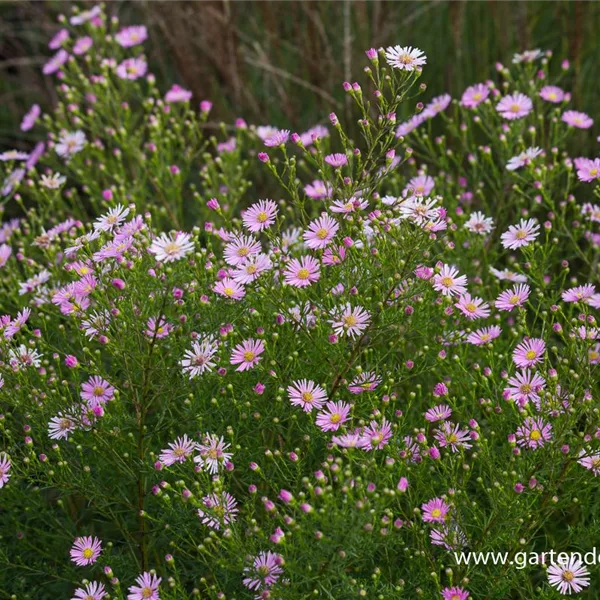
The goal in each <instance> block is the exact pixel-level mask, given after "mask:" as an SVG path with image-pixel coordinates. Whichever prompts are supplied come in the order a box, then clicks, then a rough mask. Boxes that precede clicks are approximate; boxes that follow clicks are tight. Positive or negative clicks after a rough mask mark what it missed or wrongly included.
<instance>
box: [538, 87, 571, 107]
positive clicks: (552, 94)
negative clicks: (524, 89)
mask: <svg viewBox="0 0 600 600" xmlns="http://www.w3.org/2000/svg"><path fill="white" fill-rule="evenodd" d="M540 98H541V99H542V100H545V101H546V102H552V103H553V104H560V103H561V102H562V101H563V100H564V99H565V92H564V91H563V90H562V89H561V88H559V87H557V86H555V85H545V86H544V87H543V88H542V89H541V90H540Z"/></svg>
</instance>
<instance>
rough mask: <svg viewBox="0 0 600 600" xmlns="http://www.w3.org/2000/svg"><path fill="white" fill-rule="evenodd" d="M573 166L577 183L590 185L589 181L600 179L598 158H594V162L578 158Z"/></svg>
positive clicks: (599, 159) (599, 161)
mask: <svg viewBox="0 0 600 600" xmlns="http://www.w3.org/2000/svg"><path fill="white" fill-rule="evenodd" d="M575 166H576V168H577V178H578V179H579V181H583V182H585V183H590V181H595V180H596V179H600V158H595V159H594V160H591V159H589V158H579V159H576V161H575ZM590 206H592V205H590Z"/></svg>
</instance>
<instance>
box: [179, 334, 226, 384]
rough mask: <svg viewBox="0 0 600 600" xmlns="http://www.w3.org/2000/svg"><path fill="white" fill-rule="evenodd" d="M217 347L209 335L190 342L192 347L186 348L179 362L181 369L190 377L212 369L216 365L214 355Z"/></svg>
mask: <svg viewBox="0 0 600 600" xmlns="http://www.w3.org/2000/svg"><path fill="white" fill-rule="evenodd" d="M218 348H219V346H218V344H217V343H216V342H215V341H214V340H213V339H212V338H211V337H206V338H204V339H203V340H201V341H199V342H198V341H195V342H192V349H191V350H186V351H185V353H184V355H183V359H182V360H181V361H180V362H179V364H180V365H181V367H182V371H183V372H184V373H187V375H188V377H189V378H190V379H193V378H194V377H197V376H198V375H202V373H204V372H210V371H212V370H213V369H214V367H215V365H216V363H215V362H214V356H215V354H216V353H217V350H218Z"/></svg>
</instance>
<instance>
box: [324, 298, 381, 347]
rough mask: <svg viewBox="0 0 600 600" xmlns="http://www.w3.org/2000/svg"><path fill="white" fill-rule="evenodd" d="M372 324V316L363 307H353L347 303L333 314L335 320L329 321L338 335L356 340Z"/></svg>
mask: <svg viewBox="0 0 600 600" xmlns="http://www.w3.org/2000/svg"><path fill="white" fill-rule="evenodd" d="M370 322H371V315H370V314H369V312H368V311H367V310H365V309H364V308H363V307H362V306H354V307H353V306H352V305H351V304H350V303H346V304H345V305H344V306H343V307H340V308H338V309H337V310H335V311H334V313H333V319H331V320H330V321H329V323H331V324H332V327H333V331H334V333H335V334H336V335H340V336H343V335H347V336H349V337H351V338H352V339H354V338H355V337H356V336H357V335H359V334H360V333H362V332H363V331H364V330H365V329H366V328H367V327H368V325H369V323H370Z"/></svg>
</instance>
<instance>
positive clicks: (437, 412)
mask: <svg viewBox="0 0 600 600" xmlns="http://www.w3.org/2000/svg"><path fill="white" fill-rule="evenodd" d="M451 415H452V409H451V408H450V407H449V406H448V405H447V404H438V405H437V406H434V407H433V408H430V409H429V410H428V411H427V412H426V413H425V419H426V420H427V421H429V422H430V423H436V422H437V421H445V420H446V419H449V418H450V417H451Z"/></svg>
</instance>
